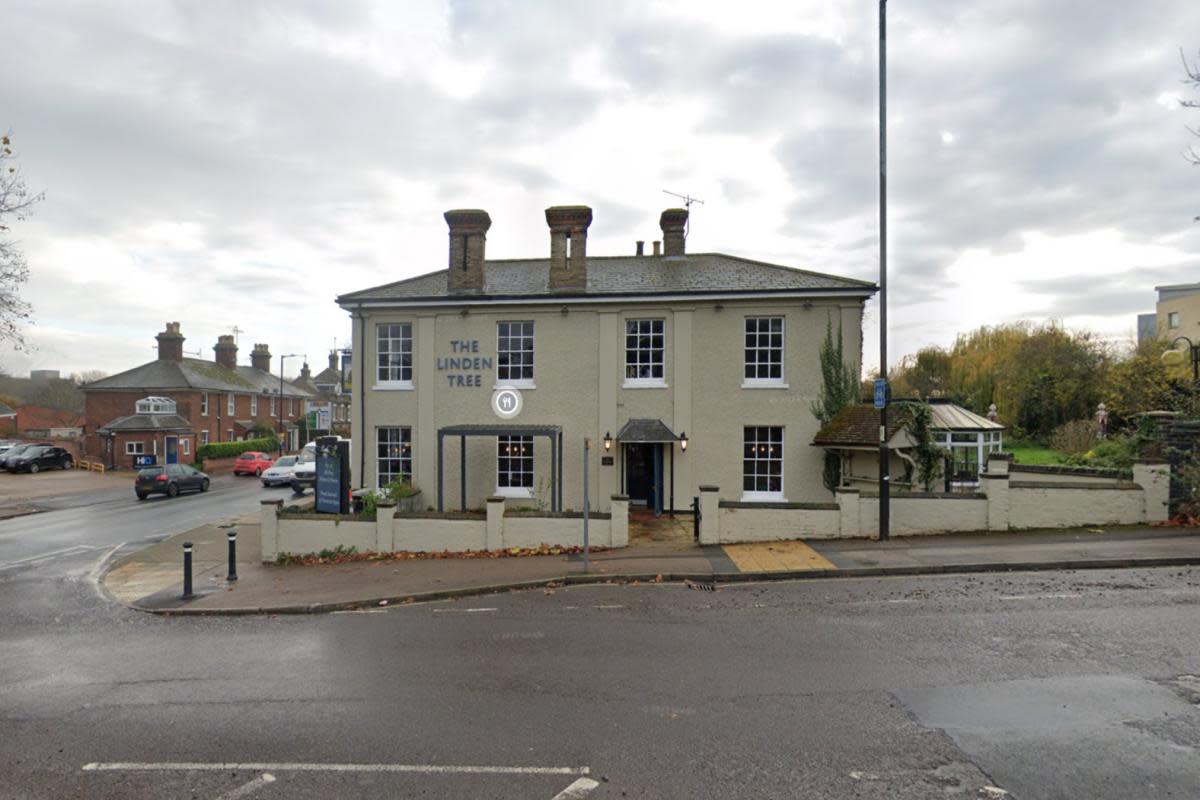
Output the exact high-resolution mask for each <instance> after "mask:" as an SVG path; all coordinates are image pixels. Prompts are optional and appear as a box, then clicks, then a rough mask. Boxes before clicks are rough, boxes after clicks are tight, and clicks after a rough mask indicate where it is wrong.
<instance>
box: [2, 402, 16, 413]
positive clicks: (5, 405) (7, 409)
mask: <svg viewBox="0 0 1200 800" xmlns="http://www.w3.org/2000/svg"><path fill="white" fill-rule="evenodd" d="M16 415H17V412H16V411H13V409H12V407H11V406H9V405H8V403H5V402H2V401H0V417H15V416H16Z"/></svg>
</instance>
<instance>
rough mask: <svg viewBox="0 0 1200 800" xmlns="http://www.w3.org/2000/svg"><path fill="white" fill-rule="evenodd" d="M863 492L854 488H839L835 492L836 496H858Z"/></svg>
mask: <svg viewBox="0 0 1200 800" xmlns="http://www.w3.org/2000/svg"><path fill="white" fill-rule="evenodd" d="M861 491H862V489H859V488H857V487H854V486H839V487H838V488H836V489H834V490H833V492H834V494H858V493H860V492H861Z"/></svg>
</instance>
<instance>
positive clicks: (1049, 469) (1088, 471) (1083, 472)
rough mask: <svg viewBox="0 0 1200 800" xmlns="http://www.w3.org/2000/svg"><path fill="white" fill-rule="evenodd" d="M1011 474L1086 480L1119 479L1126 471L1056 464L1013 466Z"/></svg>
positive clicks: (1127, 472) (1126, 473)
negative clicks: (1059, 476) (1068, 476)
mask: <svg viewBox="0 0 1200 800" xmlns="http://www.w3.org/2000/svg"><path fill="white" fill-rule="evenodd" d="M1010 470H1011V471H1012V472H1032V473H1036V474H1039V475H1079V476H1081V477H1088V478H1121V477H1123V476H1124V475H1128V474H1129V471H1128V470H1120V469H1106V468H1102V467H1066V466H1061V465H1058V464H1013V465H1012V467H1010Z"/></svg>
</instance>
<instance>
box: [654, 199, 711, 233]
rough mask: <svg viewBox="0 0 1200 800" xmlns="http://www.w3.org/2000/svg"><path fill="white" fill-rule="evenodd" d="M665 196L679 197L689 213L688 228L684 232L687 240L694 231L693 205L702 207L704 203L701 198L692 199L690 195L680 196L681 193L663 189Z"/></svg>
mask: <svg viewBox="0 0 1200 800" xmlns="http://www.w3.org/2000/svg"><path fill="white" fill-rule="evenodd" d="M663 194H669V195H671V196H672V197H678V198H679V199H680V200H682V201H683V207H684V208H685V209H687V212H688V221H687V227H686V228H684V231H683V235H684V237H685V238H686V237H687V235H688V234H689V233H691V230H692V203H699V204H700V205H704V201H703V200H701V199H700V198H699V197H692V196H691V195H690V194H679V192H672V191H670V190H668V189H663Z"/></svg>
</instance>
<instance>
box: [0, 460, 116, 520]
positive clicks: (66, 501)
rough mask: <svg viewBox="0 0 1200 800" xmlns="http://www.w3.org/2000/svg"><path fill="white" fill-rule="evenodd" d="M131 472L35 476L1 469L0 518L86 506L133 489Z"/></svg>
mask: <svg viewBox="0 0 1200 800" xmlns="http://www.w3.org/2000/svg"><path fill="white" fill-rule="evenodd" d="M132 486H133V473H131V472H115V473H114V472H105V473H100V472H89V471H87V470H81V469H66V470H45V471H43V472H39V473H37V474H36V475H33V474H29V473H21V474H14V473H10V472H3V471H0V520H2V519H11V518H12V517H20V516H24V515H26V514H36V513H38V512H40V511H49V510H53V509H57V508H67V507H71V506H79V505H86V504H87V503H88V501H89V500H92V499H95V498H96V497H100V496H104V495H107V494H110V493H112V492H117V491H126V492H128V491H130V489H131V488H132Z"/></svg>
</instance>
